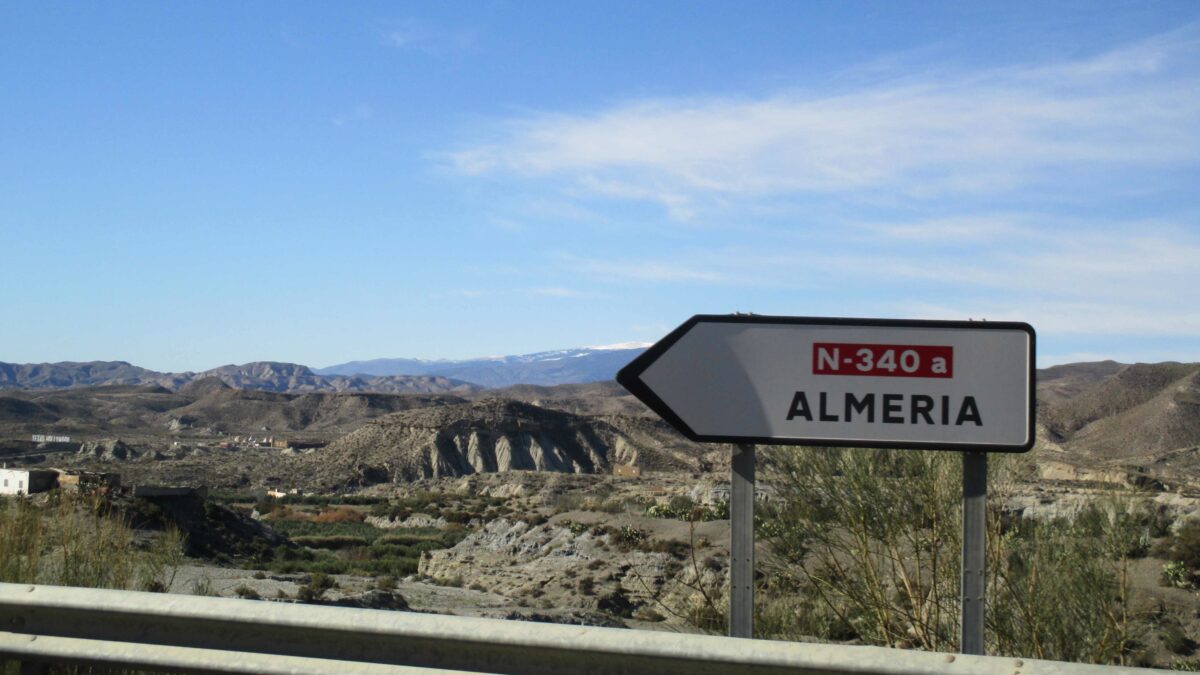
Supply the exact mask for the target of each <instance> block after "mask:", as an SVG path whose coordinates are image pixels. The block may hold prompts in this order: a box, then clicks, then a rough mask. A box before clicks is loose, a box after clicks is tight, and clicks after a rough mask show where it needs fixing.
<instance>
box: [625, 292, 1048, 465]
mask: <svg viewBox="0 0 1200 675" xmlns="http://www.w3.org/2000/svg"><path fill="white" fill-rule="evenodd" d="M1034 342H1035V334H1034V330H1033V328H1032V327H1031V326H1029V324H1025V323H1013V322H969V321H894V320H884V319H827V318H802V317H772V316H753V315H721V316H704V315H701V316H694V317H692V318H691V319H689V320H688V321H687V322H686V323H684V324H683V325H682V326H680V327H679V328H677V329H675V330H674V331H673V332H672V333H671V334H670V335H668V336H666V337H665V338H663V339H662V340H660V341H659V342H658V343H657V344H655V345H654V346H653V347H651V348H650V349H648V350H647V351H646V352H645V353H644V354H642V355H641V356H639V357H638V358H636V359H635V360H634V361H633V362H631V363H630V364H629V365H627V366H626V367H625V368H623V369H622V370H621V372H620V373H619V374H618V375H617V381H619V382H620V383H621V384H622V385H623V386H624V387H625V388H626V389H628V390H629V391H630V392H632V393H633V394H634V395H635V396H637V397H638V398H639V399H641V400H642V401H643V402H644V403H646V404H647V405H648V406H650V408H651V409H653V410H654V411H655V412H657V413H658V414H659V415H661V416H662V417H663V418H664V419H666V420H667V421H668V422H670V423H671V424H672V425H673V426H674V427H675V428H677V429H678V430H679V431H680V432H682V433H683V434H684V435H685V436H687V437H688V438H691V439H692V440H696V441H704V442H733V443H792V444H805V445H858V446H867V447H893V448H942V449H957V450H978V451H1001V452H1003V451H1007V452H1024V451H1026V450H1029V448H1030V447H1032V446H1033V442H1034V375H1033V373H1034Z"/></svg>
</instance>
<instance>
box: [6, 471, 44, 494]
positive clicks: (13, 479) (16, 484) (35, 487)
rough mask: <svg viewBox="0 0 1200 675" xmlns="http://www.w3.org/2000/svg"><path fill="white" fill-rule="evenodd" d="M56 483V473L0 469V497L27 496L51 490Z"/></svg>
mask: <svg viewBox="0 0 1200 675" xmlns="http://www.w3.org/2000/svg"><path fill="white" fill-rule="evenodd" d="M57 483H58V472H57V471H46V470H44V469H8V468H5V469H0V495H28V494H33V493H35V492H45V491H47V490H51V489H53V488H54V486H55V485H56V484H57Z"/></svg>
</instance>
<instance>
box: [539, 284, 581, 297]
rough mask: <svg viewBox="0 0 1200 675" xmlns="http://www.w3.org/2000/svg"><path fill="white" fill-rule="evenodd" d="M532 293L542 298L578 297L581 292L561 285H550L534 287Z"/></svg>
mask: <svg viewBox="0 0 1200 675" xmlns="http://www.w3.org/2000/svg"><path fill="white" fill-rule="evenodd" d="M533 294H534V295H537V296H541V297H544V298H578V297H580V296H581V295H583V294H582V293H580V292H579V291H576V290H573V289H570V288H563V287H561V286H550V287H547V288H535V289H533Z"/></svg>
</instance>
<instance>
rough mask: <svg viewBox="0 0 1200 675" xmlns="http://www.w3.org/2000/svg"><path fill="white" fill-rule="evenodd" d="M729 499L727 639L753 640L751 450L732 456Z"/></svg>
mask: <svg viewBox="0 0 1200 675" xmlns="http://www.w3.org/2000/svg"><path fill="white" fill-rule="evenodd" d="M732 469H733V471H732V472H731V473H732V475H731V476H730V479H731V481H730V482H731V484H730V495H729V540H730V542H729V637H741V638H749V637H754V446H753V445H739V446H738V449H737V452H735V453H733V463H732Z"/></svg>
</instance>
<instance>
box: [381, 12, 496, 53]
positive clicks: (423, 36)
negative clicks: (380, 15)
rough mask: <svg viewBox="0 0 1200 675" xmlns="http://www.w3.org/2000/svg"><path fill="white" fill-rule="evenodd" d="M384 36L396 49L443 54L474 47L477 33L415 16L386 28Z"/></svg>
mask: <svg viewBox="0 0 1200 675" xmlns="http://www.w3.org/2000/svg"><path fill="white" fill-rule="evenodd" d="M385 38H386V40H387V42H388V44H390V45H391V46H393V47H396V48H398V49H403V50H408V51H415V52H420V53H422V54H426V55H429V56H444V55H446V54H451V53H455V52H463V51H469V50H470V49H472V48H474V46H475V43H476V41H477V40H478V34H477V33H476V32H475V31H474V30H470V29H464V28H454V29H451V28H445V27H441V26H436V25H434V24H431V23H429V22H427V21H423V20H420V19H416V18H407V19H404V20H402V21H399V22H397V23H396V24H395V25H393V26H392V27H391V28H389V29H387V31H386V33H385Z"/></svg>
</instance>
